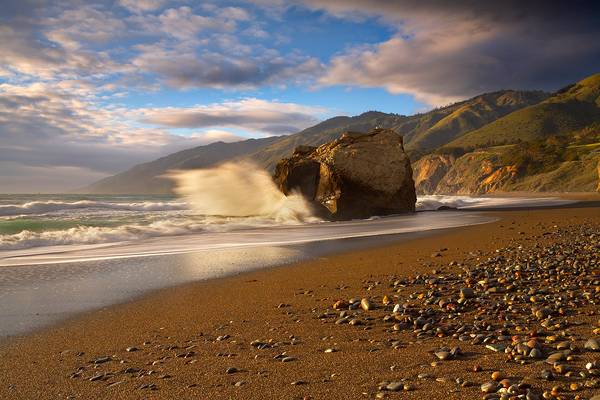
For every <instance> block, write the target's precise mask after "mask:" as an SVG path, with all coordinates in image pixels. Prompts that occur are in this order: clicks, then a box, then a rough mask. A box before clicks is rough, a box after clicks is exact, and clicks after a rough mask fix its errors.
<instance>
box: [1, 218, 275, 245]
mask: <svg viewBox="0 0 600 400" xmlns="http://www.w3.org/2000/svg"><path fill="white" fill-rule="evenodd" d="M266 226H272V221H271V220H269V219H263V218H211V217H206V218H191V217H190V218H187V217H186V218H178V219H166V220H160V221H155V222H152V223H150V224H126V225H121V226H116V227H103V226H77V227H74V228H69V229H63V230H56V231H44V232H33V231H30V230H24V231H21V232H20V233H17V234H13V235H0V250H21V249H28V248H32V247H41V246H58V245H69V244H98V243H118V242H127V241H132V240H139V239H150V238H153V237H160V236H178V235H188V234H194V233H196V234H197V233H202V232H206V231H210V232H219V231H230V230H236V229H245V228H257V227H266Z"/></svg>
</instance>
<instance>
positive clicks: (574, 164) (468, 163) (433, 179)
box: [413, 146, 600, 195]
mask: <svg viewBox="0 0 600 400" xmlns="http://www.w3.org/2000/svg"><path fill="white" fill-rule="evenodd" d="M511 151H514V146H506V147H505V148H490V149H484V150H477V151H472V152H469V153H467V154H465V155H463V156H461V157H458V158H455V157H454V156H453V155H448V154H445V155H440V154H429V155H426V156H424V157H422V158H421V159H420V160H418V161H417V162H415V163H414V164H413V170H414V179H415V187H416V190H417V193H418V194H465V195H466V194H486V193H494V192H510V191H523V192H593V191H596V190H598V191H600V169H599V168H600V166H599V161H598V160H599V158H600V153H589V154H585V155H582V156H581V157H580V158H579V159H576V160H570V161H563V162H559V163H558V164H556V165H555V166H553V167H550V168H547V169H546V170H541V171H539V172H537V173H532V174H529V173H527V171H526V169H524V167H523V165H520V164H517V163H513V162H510V161H507V154H508V153H510V152H511Z"/></svg>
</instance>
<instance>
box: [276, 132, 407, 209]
mask: <svg viewBox="0 0 600 400" xmlns="http://www.w3.org/2000/svg"><path fill="white" fill-rule="evenodd" d="M274 179H275V182H276V183H277V185H278V187H279V189H280V190H281V191H282V192H283V193H285V194H286V195H287V194H290V193H293V192H300V193H301V194H302V195H303V196H304V197H305V198H307V199H309V200H310V201H312V202H313V203H315V204H317V206H318V207H319V208H320V209H321V210H322V211H323V213H324V214H325V216H326V217H329V218H331V219H336V220H341V219H354V218H368V217H371V216H373V215H386V214H397V213H403V212H412V211H414V210H415V202H416V195H415V188H414V182H413V179H412V169H411V166H410V160H409V159H408V157H407V155H406V153H405V152H404V147H403V144H402V137H401V136H399V135H398V134H396V132H394V131H393V130H389V129H375V130H373V131H371V132H369V133H367V134H361V133H351V132H347V133H344V134H343V135H342V137H340V138H339V139H337V140H335V141H333V142H331V143H326V144H323V145H321V146H319V147H317V148H315V147H308V146H302V147H299V148H298V149H297V150H296V151H295V152H294V154H293V155H292V157H290V158H285V159H282V160H281V161H280V162H279V163H278V164H277V167H276V168H275V176H274Z"/></svg>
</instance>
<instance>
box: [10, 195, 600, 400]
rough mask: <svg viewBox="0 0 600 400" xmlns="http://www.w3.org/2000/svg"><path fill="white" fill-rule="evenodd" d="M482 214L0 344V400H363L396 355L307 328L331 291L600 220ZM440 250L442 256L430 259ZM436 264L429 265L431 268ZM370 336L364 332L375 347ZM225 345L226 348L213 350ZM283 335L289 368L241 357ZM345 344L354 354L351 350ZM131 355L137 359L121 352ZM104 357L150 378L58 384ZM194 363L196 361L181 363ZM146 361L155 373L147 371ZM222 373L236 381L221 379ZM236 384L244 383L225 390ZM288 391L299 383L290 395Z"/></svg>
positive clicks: (438, 392) (564, 212)
mask: <svg viewBox="0 0 600 400" xmlns="http://www.w3.org/2000/svg"><path fill="white" fill-rule="evenodd" d="M485 214H486V215H490V216H494V217H498V218H500V220H499V221H497V222H492V223H488V224H485V225H475V226H467V227H460V228H452V229H449V230H443V231H440V232H433V233H432V234H431V235H427V236H426V237H421V238H413V239H408V240H407V241H405V242H401V243H393V244H386V245H384V246H378V247H375V248H371V249H363V250H359V251H354V252H347V253H342V254H335V255H331V256H325V257H320V258H318V259H315V260H311V261H306V262H301V263H299V264H294V265H286V266H282V267H271V268H268V269H262V270H256V271H251V272H245V273H242V274H240V275H234V276H228V277H225V278H216V279H212V280H210V281H203V282H196V283H189V284H185V285H183V286H178V287H174V288H167V289H161V290H158V291H156V292H154V293H151V294H150V295H148V296H144V297H142V298H140V299H137V300H134V301H132V302H128V303H125V304H120V305H115V306H111V307H107V308H105V309H102V310H99V311H95V312H91V313H86V314H83V315H81V316H78V317H76V318H73V319H70V320H68V321H66V322H63V323H60V324H58V325H56V326H52V327H49V328H45V329H42V330H40V331H37V332H34V333H32V334H30V335H26V336H23V337H18V338H12V339H8V340H7V341H3V342H0V382H1V386H0V397H2V398H33V397H37V398H40V399H43V398H57V397H62V398H64V397H68V396H74V397H73V398H172V397H179V398H264V397H263V396H264V395H265V393H269V395H268V396H267V397H268V398H303V397H304V396H312V397H310V398H331V399H335V398H344V399H346V398H361V397H364V396H365V395H363V393H366V394H367V395H366V396H367V398H372V397H373V395H374V393H375V392H374V388H376V386H377V382H378V381H381V380H383V378H382V379H379V378H378V377H383V376H386V374H387V375H389V374H390V365H393V364H394V363H395V364H398V363H399V360H398V359H397V357H398V354H397V353H396V354H391V355H388V354H383V353H384V352H383V351H381V352H368V351H365V346H366V347H368V341H369V339H368V338H369V335H370V334H371V332H370V331H362V332H361V331H358V332H360V333H357V331H352V332H348V331H346V330H343V331H340V330H339V329H334V328H335V327H331V326H329V325H330V324H323V323H322V321H320V320H319V319H317V318H316V317H315V315H316V312H317V311H314V310H319V309H324V308H327V307H330V306H331V304H332V303H333V302H334V300H335V299H336V298H337V296H339V293H340V292H344V291H348V292H355V293H357V294H358V293H362V292H364V291H363V290H362V286H365V285H367V281H369V280H377V279H380V278H381V276H383V275H389V274H394V275H398V276H406V275H409V274H414V273H424V272H428V271H429V270H430V269H431V268H435V267H436V266H438V265H444V264H445V263H448V262H450V260H458V261H461V260H466V259H469V258H472V257H473V254H477V252H493V251H494V250H495V249H497V248H498V247H502V246H505V245H507V244H509V243H512V242H514V241H516V240H521V241H523V242H524V243H525V244H531V242H532V241H536V242H540V243H542V242H544V240H546V239H545V238H544V236H543V235H542V233H543V232H542V231H543V230H544V229H548V227H551V226H562V225H565V226H566V225H569V224H571V225H572V224H577V223H582V222H584V221H592V222H598V219H599V215H598V209H597V208H594V207H577V206H572V207H570V208H562V209H541V210H536V209H531V210H527V211H514V210H505V211H486V212H485ZM521 232H522V233H521ZM528 242H529V243H528ZM441 248H447V250H446V251H443V252H440V249H441ZM438 253H439V254H440V256H439V257H438V256H436V257H432V255H433V254H438ZM313 311H314V312H313ZM381 334H382V332H373V335H374V337H376V336H378V335H381ZM224 335H229V337H228V338H227V339H224V340H216V339H218V337H219V336H221V337H222V336H224ZM292 336H293V338H296V339H297V340H298V344H297V345H290V346H289V347H290V349H289V352H290V353H293V354H298V355H299V362H292V363H281V364H279V363H277V364H272V362H271V361H272V360H271V359H270V357H264V356H263V355H262V354H260V353H259V354H257V353H256V352H255V351H253V350H252V349H251V348H249V347H250V346H248V343H250V342H251V341H252V340H256V339H263V340H264V339H266V338H270V337H272V338H275V339H276V340H279V341H287V342H290V341H291V342H294V339H293V338H292ZM331 336H333V337H332V338H331V339H326V340H323V338H329V337H331ZM356 340H358V342H356ZM147 342H149V344H147V345H144V343H147ZM331 343H335V346H336V347H340V348H341V351H339V352H338V353H336V354H332V355H328V354H323V352H322V348H325V347H328V346H330V345H331ZM353 343H357V344H356V348H354V346H353ZM167 344H171V345H174V346H175V345H176V346H177V348H179V349H182V348H187V347H190V346H194V347H193V348H192V349H193V350H189V351H193V352H194V356H190V357H189V358H190V359H189V360H188V358H187V357H182V358H179V357H177V356H171V357H169V358H168V359H164V360H162V361H161V360H160V359H159V358H157V357H158V354H159V351H158V350H156V349H155V346H159V345H160V346H164V345H167ZM132 346H135V347H138V348H140V351H136V352H126V351H125V349H126V348H128V347H132ZM286 350H287V349H286ZM174 352H176V351H175V350H174ZM80 353H84V354H81V355H79V354H80ZM379 353H382V354H381V355H380V354H379ZM110 355H115V356H118V358H120V359H123V360H126V361H127V362H126V363H124V364H126V365H125V367H126V366H127V365H128V364H130V365H133V364H136V365H145V366H146V368H149V369H152V370H156V373H155V374H150V375H149V376H148V379H145V378H144V379H142V380H138V381H124V382H120V383H119V384H115V385H110V384H111V383H115V382H117V381H115V382H110V383H108V382H104V381H103V380H98V381H88V380H84V379H77V378H69V375H70V374H71V373H72V372H73V371H76V370H77V368H78V367H79V366H81V365H83V364H86V363H87V362H88V361H89V360H90V359H93V358H98V357H103V356H110ZM255 356H258V358H255ZM401 356H402V359H406V360H410V363H409V364H410V365H411V366H412V367H413V368H414V367H415V366H416V365H420V364H427V363H429V362H430V361H431V358H430V354H428V353H425V354H424V355H423V354H420V353H419V352H417V351H415V350H412V349H406V351H404V352H403V353H401ZM194 360H196V361H197V362H191V361H194ZM156 361H160V362H158V363H156V364H154V366H152V364H153V363H154V362H156ZM489 361H490V363H491V364H493V363H495V362H498V360H491V359H490V360H489ZM111 363H112V362H111ZM400 364H402V362H401V360H400ZM233 365H235V366H236V368H238V369H239V370H240V371H245V372H241V373H240V374H225V373H224V371H225V370H226V369H227V368H229V367H231V366H233ZM317 366H318V367H317ZM402 371H404V373H405V374H406V373H408V372H409V371H407V370H404V369H403V367H402V365H400V366H399V368H398V369H397V370H396V374H402V373H403V372H402ZM166 375H168V377H165V376H166ZM332 375H333V376H332ZM161 376H162V378H161ZM327 376H328V378H327ZM240 379H244V380H245V382H246V383H245V384H242V385H240V387H237V386H234V385H233V383H235V382H236V381H238V382H239V381H240ZM378 379H379V380H378ZM298 380H303V381H305V382H307V384H304V385H302V384H299V385H291V384H290V383H291V382H297V381H298ZM140 382H152V384H154V385H155V386H154V387H147V389H150V390H144V389H139V386H140V385H139V384H140ZM153 388H155V389H156V390H152V389H153ZM475 389H477V390H478V388H473V391H472V392H469V391H467V392H466V393H471V394H472V395H473V396H475V395H476V393H477V391H476V390H475ZM424 393H427V397H429V398H461V396H462V395H464V392H463V393H457V394H456V397H453V396H454V395H452V394H449V393H448V391H447V388H444V385H437V386H436V385H435V384H433V385H431V387H429V386H427V385H422V386H421V387H420V388H419V390H416V391H414V392H409V393H406V394H405V395H406V396H407V397H410V398H423V397H422V396H423V395H424ZM420 396H421V397H420Z"/></svg>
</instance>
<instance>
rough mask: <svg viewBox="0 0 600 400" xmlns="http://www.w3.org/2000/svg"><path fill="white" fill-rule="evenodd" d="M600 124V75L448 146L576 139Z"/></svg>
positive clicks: (464, 147)
mask: <svg viewBox="0 0 600 400" xmlns="http://www.w3.org/2000/svg"><path fill="white" fill-rule="evenodd" d="M599 122H600V74H596V75H592V76H590V77H589V78H586V79H584V80H582V81H580V82H578V83H576V84H574V85H570V86H568V87H566V88H564V89H562V90H560V91H558V92H557V93H555V94H554V95H553V96H551V97H549V98H547V99H546V100H544V101H542V102H541V103H539V104H535V105H532V106H529V107H526V108H523V109H521V110H518V111H515V112H513V113H511V114H509V115H506V116H504V117H502V118H499V119H497V120H496V121H494V122H492V123H490V124H487V125H485V126H484V127H482V128H480V129H477V130H474V131H472V132H469V133H467V134H465V135H463V136H461V137H459V138H457V139H455V140H453V141H451V142H450V143H448V144H447V145H446V147H455V148H463V149H476V148H481V147H486V146H494V145H500V144H510V143H518V142H520V141H533V140H539V139H544V138H548V137H550V136H555V135H567V136H576V135H578V134H580V133H581V132H582V131H584V130H585V129H586V128H587V127H589V126H590V125H593V124H597V123H599Z"/></svg>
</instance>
